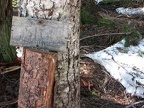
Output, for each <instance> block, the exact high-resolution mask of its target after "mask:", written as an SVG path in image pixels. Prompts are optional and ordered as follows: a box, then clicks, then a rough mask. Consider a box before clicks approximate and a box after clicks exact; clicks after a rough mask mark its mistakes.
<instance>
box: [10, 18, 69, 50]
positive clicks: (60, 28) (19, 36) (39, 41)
mask: <svg viewBox="0 0 144 108" xmlns="http://www.w3.org/2000/svg"><path fill="white" fill-rule="evenodd" d="M67 36H68V24H67V23H64V22H60V21H52V20H43V19H34V18H25V17H13V26H12V32H11V41H10V44H11V45H14V46H23V47H34V48H35V47H36V48H42V49H49V50H52V51H65V50H66V42H67V40H66V38H67Z"/></svg>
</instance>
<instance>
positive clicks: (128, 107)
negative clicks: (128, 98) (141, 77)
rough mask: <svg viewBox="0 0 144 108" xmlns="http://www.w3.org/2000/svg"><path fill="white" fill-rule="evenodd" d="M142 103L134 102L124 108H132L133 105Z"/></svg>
mask: <svg viewBox="0 0 144 108" xmlns="http://www.w3.org/2000/svg"><path fill="white" fill-rule="evenodd" d="M142 103H144V101H138V102H135V103H132V104H130V105H128V106H126V107H125V108H130V107H133V106H134V105H138V104H142Z"/></svg>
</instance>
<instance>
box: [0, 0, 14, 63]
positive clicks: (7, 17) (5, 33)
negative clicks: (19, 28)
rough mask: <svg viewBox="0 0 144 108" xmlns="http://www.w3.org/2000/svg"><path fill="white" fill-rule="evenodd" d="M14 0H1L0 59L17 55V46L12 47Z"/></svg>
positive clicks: (6, 59)
mask: <svg viewBox="0 0 144 108" xmlns="http://www.w3.org/2000/svg"><path fill="white" fill-rule="evenodd" d="M11 18H12V0H0V61H5V62H6V61H10V60H12V59H14V58H15V57H16V53H15V48H14V47H10V45H9V40H10V29H11Z"/></svg>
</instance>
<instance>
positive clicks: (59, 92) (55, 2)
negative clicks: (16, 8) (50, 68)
mask: <svg viewBox="0 0 144 108" xmlns="http://www.w3.org/2000/svg"><path fill="white" fill-rule="evenodd" d="M20 2H21V3H23V4H20V5H21V10H20V11H21V13H20V16H23V17H27V16H28V17H36V18H46V19H50V20H60V21H64V22H67V23H69V28H68V38H67V47H66V48H67V50H66V52H59V53H58V65H57V71H56V72H55V81H54V82H55V83H54V85H53V87H54V89H53V90H54V91H53V94H52V95H53V108H80V81H79V33H80V30H79V29H80V28H79V27H80V24H79V22H80V4H81V0H20ZM30 2H31V4H32V2H33V3H36V4H38V5H35V6H38V7H35V8H37V9H36V10H35V13H33V12H32V11H31V8H29V7H28V6H26V7H27V10H26V9H24V8H23V7H25V5H29V3H30ZM39 4H41V5H39ZM29 6H30V5H29ZM39 6H44V8H47V9H42V10H41V8H39ZM35 8H34V9H35ZM25 10H26V11H27V13H25V12H26V11H25ZM27 53H28V52H27ZM27 53H26V52H25V53H24V59H23V62H24V64H23V66H22V69H25V72H22V73H21V78H25V80H21V87H20V88H21V89H20V94H21V95H23V96H22V97H21V96H19V105H20V106H21V107H20V106H19V107H20V108H25V107H23V105H25V104H27V105H26V106H29V105H28V104H31V106H29V108H32V107H38V106H36V104H35V103H36V100H37V97H36V92H31V89H28V88H31V87H33V86H31V84H32V83H30V85H24V84H23V83H27V81H28V82H31V81H33V79H34V77H32V78H31V77H30V76H31V74H30V73H32V76H33V72H35V71H34V69H35V68H36V67H40V66H39V65H40V63H39V64H36V63H37V62H38V61H39V59H36V58H37V53H36V52H35V53H34V54H33V56H32V57H33V59H32V60H30V56H31V55H28V56H27ZM31 53H32V52H31ZM41 57H43V56H41ZM29 60H30V62H29ZM35 60H36V61H37V62H35ZM33 62H34V64H35V66H33V65H31V64H32V63H33ZM49 62H52V61H49ZM42 63H43V62H42ZM25 67H26V68H25ZM34 67H35V68H34ZM36 70H37V69H36ZM45 70H47V69H45ZM37 72H39V73H38V74H40V73H41V72H42V71H37ZM23 73H24V74H23ZM27 75H29V77H28V76H27ZM41 75H42V74H41ZM44 77H45V78H46V76H44ZM39 78H40V77H39ZM39 78H38V79H37V80H40V79H39ZM24 81H26V82H24ZM22 82H23V83H22ZM34 85H35V84H34ZM40 85H41V84H40ZM22 87H24V88H25V89H24V88H22ZM35 87H36V88H35ZM34 88H35V89H36V90H38V91H39V92H40V91H41V89H37V86H34ZM32 89H33V88H32ZM46 89H47V88H46ZM24 91H25V92H24ZM38 91H37V93H39V92H38ZM23 93H28V94H27V96H26V97H25V95H24V94H23ZM31 93H32V94H31ZM45 93H47V92H45ZM37 96H39V94H37ZM21 98H25V99H26V100H24V99H21ZM30 102H31V103H30ZM38 103H39V102H38ZM40 103H41V101H40ZM34 105H35V106H34ZM42 108H51V107H48V106H44V107H42Z"/></svg>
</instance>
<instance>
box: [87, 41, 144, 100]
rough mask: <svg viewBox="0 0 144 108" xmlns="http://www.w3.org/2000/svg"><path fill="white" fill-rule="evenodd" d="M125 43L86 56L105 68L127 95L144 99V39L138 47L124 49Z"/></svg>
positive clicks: (121, 42)
mask: <svg viewBox="0 0 144 108" xmlns="http://www.w3.org/2000/svg"><path fill="white" fill-rule="evenodd" d="M124 42H125V40H122V41H120V42H118V43H116V44H115V45H113V46H110V47H108V48H106V49H104V50H101V51H98V52H94V53H91V54H85V56H87V57H89V58H91V59H93V60H94V61H95V62H97V63H99V64H101V65H102V66H104V67H105V68H106V70H107V71H108V72H109V73H110V75H111V76H113V77H114V78H115V79H116V80H118V81H119V82H120V83H121V84H122V85H123V86H124V87H125V88H126V92H127V93H131V95H136V96H138V97H142V98H144V39H143V40H141V41H140V42H139V44H138V45H137V46H132V45H131V46H130V47H124Z"/></svg>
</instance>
